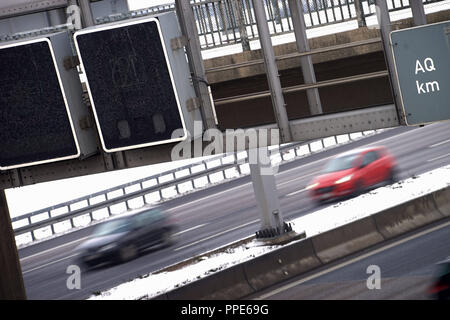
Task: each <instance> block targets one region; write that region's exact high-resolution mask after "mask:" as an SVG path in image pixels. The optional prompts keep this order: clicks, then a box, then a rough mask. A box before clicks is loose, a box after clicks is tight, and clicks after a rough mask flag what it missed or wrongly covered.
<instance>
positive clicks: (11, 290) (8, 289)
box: [0, 190, 27, 300]
mask: <svg viewBox="0 0 450 320" xmlns="http://www.w3.org/2000/svg"><path fill="white" fill-rule="evenodd" d="M0 274H1V276H0V300H25V299H26V298H27V296H26V293H25V286H24V283H23V277H22V269H21V267H20V261H19V254H18V253H17V247H16V239H15V238H14V230H13V228H12V224H11V217H10V216H9V209H8V204H7V202H6V195H5V190H0Z"/></svg>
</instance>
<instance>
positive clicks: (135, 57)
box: [75, 18, 185, 152]
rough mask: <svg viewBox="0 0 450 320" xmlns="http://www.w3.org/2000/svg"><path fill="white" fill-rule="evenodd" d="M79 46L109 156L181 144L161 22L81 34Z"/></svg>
mask: <svg viewBox="0 0 450 320" xmlns="http://www.w3.org/2000/svg"><path fill="white" fill-rule="evenodd" d="M75 43H76V47H77V50H78V54H79V56H80V61H81V64H82V68H83V71H84V72H85V74H86V79H87V87H88V91H89V94H90V98H91V102H92V106H93V110H94V114H95V118H96V121H97V128H98V130H99V133H100V137H101V141H102V145H103V148H104V150H105V151H107V152H113V151H120V150H126V149H132V148H139V147H145V146H150V145H154V144H161V143H167V142H172V141H175V140H182V138H184V137H178V138H177V139H173V138H172V133H173V131H175V130H176V129H180V128H182V129H185V127H184V122H183V119H182V113H181V109H180V106H179V101H178V98H177V93H176V88H175V85H174V82H173V79H172V74H171V70H170V66H169V60H168V58H167V54H166V52H165V47H164V43H163V38H162V34H161V30H160V27H159V22H158V20H156V19H154V18H152V19H149V20H145V21H144V22H139V23H136V22H133V23H129V24H121V25H115V26H108V27H101V28H95V29H91V30H81V31H78V32H77V33H76V34H75Z"/></svg>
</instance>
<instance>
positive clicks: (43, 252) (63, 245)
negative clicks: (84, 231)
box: [20, 236, 89, 262]
mask: <svg viewBox="0 0 450 320" xmlns="http://www.w3.org/2000/svg"><path fill="white" fill-rule="evenodd" d="M87 238H89V236H87V237H84V238H81V239H77V240H74V241H71V242H67V243H65V244H62V245H60V246H57V247H53V248H51V249H47V250H44V251H41V252H38V253H35V254H33V255H31V256H27V257H23V258H21V259H20V261H21V262H24V261H25V260H27V259H30V258H33V257H36V256H40V255H42V254H45V253H47V252H50V251H53V250H57V249H60V248H63V247H67V246H69V245H71V244H74V243H77V242H80V241H83V240H86V239H87Z"/></svg>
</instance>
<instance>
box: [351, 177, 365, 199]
mask: <svg viewBox="0 0 450 320" xmlns="http://www.w3.org/2000/svg"><path fill="white" fill-rule="evenodd" d="M361 194H363V183H362V181H361V180H358V181H356V182H355V190H354V191H353V196H354V197H357V196H360V195H361Z"/></svg>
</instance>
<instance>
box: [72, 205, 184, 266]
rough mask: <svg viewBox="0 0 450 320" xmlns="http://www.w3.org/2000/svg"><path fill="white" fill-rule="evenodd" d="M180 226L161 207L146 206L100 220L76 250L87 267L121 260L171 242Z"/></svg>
mask: <svg viewBox="0 0 450 320" xmlns="http://www.w3.org/2000/svg"><path fill="white" fill-rule="evenodd" d="M175 229H176V226H175V224H174V223H173V222H172V221H171V219H170V218H169V217H168V215H167V214H166V213H165V212H164V211H163V210H162V209H161V208H159V207H150V208H149V207H146V208H141V209H139V210H135V211H132V212H130V213H126V214H124V215H123V216H120V217H117V218H113V219H111V220H109V221H106V222H104V223H101V224H99V225H98V226H97V227H96V228H95V229H94V230H93V232H92V234H91V236H90V237H89V239H88V240H86V241H85V242H83V243H82V244H81V245H80V246H79V247H78V248H77V249H76V250H77V251H79V255H78V260H79V262H80V263H81V264H82V265H84V266H87V267H93V266H97V265H100V264H105V263H106V264H110V263H121V262H126V261H129V260H131V259H134V258H136V257H137V256H138V255H139V254H140V253H141V252H142V251H144V250H145V249H147V248H150V247H153V246H155V245H163V246H167V245H170V244H171V241H172V235H173V232H174V231H175Z"/></svg>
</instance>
